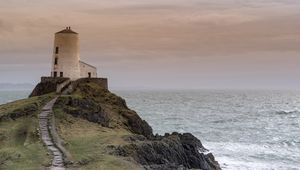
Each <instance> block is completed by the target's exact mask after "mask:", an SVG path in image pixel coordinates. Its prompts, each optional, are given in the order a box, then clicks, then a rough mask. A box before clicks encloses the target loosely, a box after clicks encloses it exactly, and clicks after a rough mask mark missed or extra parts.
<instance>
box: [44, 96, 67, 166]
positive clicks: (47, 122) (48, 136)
mask: <svg viewBox="0 0 300 170" xmlns="http://www.w3.org/2000/svg"><path fill="white" fill-rule="evenodd" d="M57 98H58V97H56V98H54V99H52V100H51V101H50V102H48V103H47V104H46V105H45V106H44V107H43V109H42V112H41V113H40V114H39V129H40V136H41V138H42V140H43V142H44V144H45V145H46V146H47V149H48V150H49V151H50V152H51V154H52V156H53V160H52V165H51V168H50V169H51V170H64V169H65V168H64V161H63V159H64V154H63V152H62V151H61V149H60V148H59V147H58V146H57V145H56V144H55V142H54V141H55V140H54V139H53V137H52V136H53V135H52V134H53V131H55V134H57V133H56V130H55V125H53V123H52V122H53V121H52V120H53V110H52V108H53V105H54V103H55V101H56V100H57Z"/></svg>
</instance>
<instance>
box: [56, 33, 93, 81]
mask: <svg viewBox="0 0 300 170" xmlns="http://www.w3.org/2000/svg"><path fill="white" fill-rule="evenodd" d="M52 58H53V59H52V70H51V77H66V78H70V79H71V80H77V79H79V78H84V77H90V78H91V77H97V69H96V67H94V66H91V65H89V64H86V63H84V62H82V61H80V55H79V37H78V33H76V32H75V31H73V30H71V27H66V29H64V30H62V31H59V32H57V33H55V38H54V49H53V57H52Z"/></svg>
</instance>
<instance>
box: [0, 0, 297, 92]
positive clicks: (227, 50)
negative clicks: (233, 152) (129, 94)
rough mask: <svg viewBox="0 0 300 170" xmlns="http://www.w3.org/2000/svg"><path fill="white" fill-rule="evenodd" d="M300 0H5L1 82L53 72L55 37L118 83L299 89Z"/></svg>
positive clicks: (1, 3)
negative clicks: (71, 39) (74, 45)
mask: <svg viewBox="0 0 300 170" xmlns="http://www.w3.org/2000/svg"><path fill="white" fill-rule="evenodd" d="M299 19H300V1H299V0H151V1H149V0H89V1H85V0H63V1H58V0H51V1H46V0H0V59H1V60H0V83H6V82H9V83H32V84H34V83H37V82H38V81H39V79H40V77H41V76H45V75H46V76H47V75H49V74H50V68H51V57H52V50H53V40H54V33H55V32H57V31H60V30H62V29H64V28H65V27H66V26H71V27H72V29H73V30H74V31H76V32H78V33H79V36H80V49H81V54H80V56H81V60H83V61H85V62H87V63H90V64H92V65H95V66H96V67H97V68H98V75H100V76H101V77H108V79H109V85H110V87H111V88H115V89H198V88H199V89H201V88H210V89H215V88H216V89H219V88H221V89H223V88H226V89H227V88H230V89H243V88H245V89H246V88H247V89H255V88H263V89H282V88H284V89H299V87H300V67H299V64H300V22H299Z"/></svg>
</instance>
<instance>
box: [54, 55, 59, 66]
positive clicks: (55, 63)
mask: <svg viewBox="0 0 300 170" xmlns="http://www.w3.org/2000/svg"><path fill="white" fill-rule="evenodd" d="M57 63H58V58H57V57H56V58H55V59H54V65H57Z"/></svg>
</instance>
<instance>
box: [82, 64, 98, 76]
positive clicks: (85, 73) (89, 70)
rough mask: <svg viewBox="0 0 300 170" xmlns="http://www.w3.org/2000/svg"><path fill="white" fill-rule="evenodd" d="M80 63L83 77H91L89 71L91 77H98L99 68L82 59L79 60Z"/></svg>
mask: <svg viewBox="0 0 300 170" xmlns="http://www.w3.org/2000/svg"><path fill="white" fill-rule="evenodd" d="M79 65H80V77H82V78H85V77H89V73H90V77H91V78H96V77H97V68H96V67H94V66H91V65H89V64H87V63H84V62H82V61H79Z"/></svg>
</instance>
